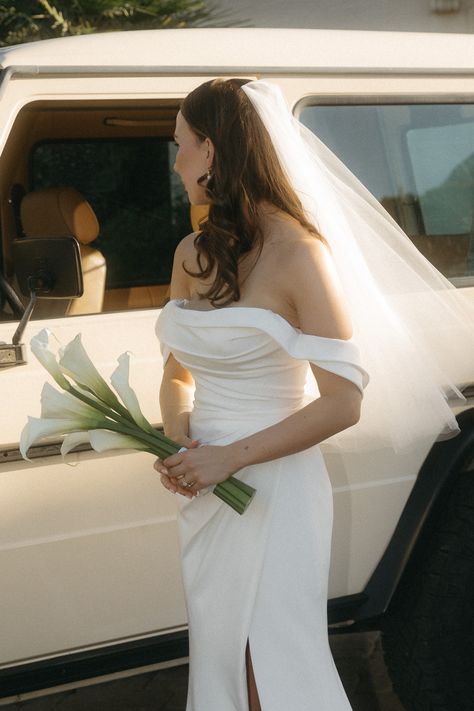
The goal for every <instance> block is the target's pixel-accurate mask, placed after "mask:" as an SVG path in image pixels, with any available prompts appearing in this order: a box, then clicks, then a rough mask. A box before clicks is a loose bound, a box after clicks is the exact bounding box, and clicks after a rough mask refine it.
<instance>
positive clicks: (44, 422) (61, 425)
mask: <svg viewBox="0 0 474 711" xmlns="http://www.w3.org/2000/svg"><path fill="white" fill-rule="evenodd" d="M98 424H100V423H98V422H97V420H95V421H93V420H89V421H85V420H84V419H82V420H81V419H80V418H77V419H76V420H73V419H69V420H68V419H63V418H54V419H47V418H42V417H28V422H27V423H26V425H25V427H24V428H23V431H22V433H21V437H20V453H21V456H22V457H23V458H24V459H28V457H27V456H26V453H27V452H28V449H29V448H30V447H31V446H32V445H33V444H34V443H35V442H37V441H38V440H40V439H43V438H44V437H53V436H56V437H61V436H62V435H63V434H67V433H68V432H76V431H77V430H84V429H89V428H91V429H92V428H94V427H97V425H98Z"/></svg>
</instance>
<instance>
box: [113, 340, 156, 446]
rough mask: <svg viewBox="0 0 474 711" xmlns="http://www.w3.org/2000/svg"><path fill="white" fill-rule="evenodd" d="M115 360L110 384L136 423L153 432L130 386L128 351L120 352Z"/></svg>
mask: <svg viewBox="0 0 474 711" xmlns="http://www.w3.org/2000/svg"><path fill="white" fill-rule="evenodd" d="M117 360H118V367H117V368H116V369H115V370H114V372H113V373H112V375H111V377H110V381H111V383H112V385H113V386H114V388H115V390H116V391H117V392H118V394H119V395H120V397H121V399H122V402H123V403H124V405H125V407H126V408H127V410H128V411H129V413H130V414H131V416H132V417H133V419H134V420H135V422H136V423H137V425H138V426H139V427H142V428H143V429H144V430H145V431H147V432H154V429H153V427H152V426H151V424H150V423H149V422H148V420H147V419H146V418H145V417H144V415H143V413H142V411H141V410H140V405H139V404H138V398H137V396H136V395H135V391H134V390H133V388H132V387H131V386H130V382H129V377H130V354H129V353H128V352H125V353H122V355H120V356H119V357H118V359H117Z"/></svg>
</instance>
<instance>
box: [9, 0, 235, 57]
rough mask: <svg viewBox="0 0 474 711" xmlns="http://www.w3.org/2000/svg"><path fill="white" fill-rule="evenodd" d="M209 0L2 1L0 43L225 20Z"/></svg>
mask: <svg viewBox="0 0 474 711" xmlns="http://www.w3.org/2000/svg"><path fill="white" fill-rule="evenodd" d="M226 19H227V18H226V14H225V13H222V12H219V11H217V10H216V8H215V6H214V5H212V4H210V3H209V2H207V0H130V1H129V2H120V1H119V0H11V1H10V2H6V1H5V0H3V1H2V0H0V46H8V45H12V44H19V43H21V42H31V41H32V40H40V39H49V38H51V37H65V36H66V35H81V34H88V33H91V32H107V31H112V30H141V29H154V28H175V27H190V26H203V25H207V26H210V25H212V26H214V27H215V26H219V25H225V23H226Z"/></svg>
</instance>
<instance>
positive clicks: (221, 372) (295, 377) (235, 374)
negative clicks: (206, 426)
mask: <svg viewBox="0 0 474 711" xmlns="http://www.w3.org/2000/svg"><path fill="white" fill-rule="evenodd" d="M187 304H188V302H186V301H185V300H172V301H170V302H169V303H168V304H167V305H166V306H165V308H164V309H163V311H162V313H161V315H160V318H159V320H158V323H157V335H158V338H159V339H160V343H161V344H162V350H163V358H164V360H165V359H166V358H167V356H168V354H169V352H170V351H172V352H173V354H174V356H175V358H176V359H177V360H178V361H179V362H180V363H181V364H182V365H183V366H184V367H186V368H187V369H188V370H189V371H190V372H191V373H192V375H193V378H194V381H195V386H196V390H195V396H194V397H195V400H194V411H193V417H192V424H193V425H194V427H195V428H196V427H198V424H197V423H200V424H203V423H204V419H205V420H206V422H210V418H212V417H217V418H220V421H221V424H222V423H223V422H224V421H225V420H227V419H230V420H231V421H234V422H235V421H237V420H238V421H240V420H242V419H243V420H246V421H247V422H248V424H249V427H251V425H252V424H253V425H255V426H257V425H260V426H265V425H267V424H270V423H273V422H276V421H278V420H279V419H282V418H284V417H286V416H287V415H289V414H291V413H292V412H294V411H295V410H298V409H300V408H301V407H302V406H303V405H304V403H305V384H306V380H307V371H308V362H312V363H314V364H316V365H318V366H319V367H321V368H324V369H326V370H329V371H331V372H333V373H335V374H337V375H340V376H342V377H345V378H347V379H349V380H351V381H352V382H354V383H355V384H356V385H357V386H358V387H359V388H360V389H361V390H362V388H363V387H364V386H365V384H366V382H367V374H366V372H365V371H364V370H363V368H362V367H361V365H360V362H359V353H358V349H357V347H356V346H355V344H354V343H353V342H352V341H344V340H340V339H333V338H323V337H320V336H312V335H308V334H304V333H301V332H300V331H299V330H298V329H296V328H294V327H293V326H291V325H290V324H289V323H288V322H287V321H286V320H285V319H284V318H283V317H281V316H279V315H278V314H276V313H274V312H272V311H269V310H267V309H262V308H256V307H247V306H243V307H239V306H231V307H224V308H220V309H213V310H205V311H200V310H196V309H191V308H188V306H187ZM218 424H219V421H218V420H216V422H215V425H216V426H217V425H218ZM199 429H200V430H202V427H199ZM218 429H219V430H222V432H224V431H225V427H218ZM203 434H204V433H203V432H201V431H200V432H199V435H200V436H202V435H203ZM214 434H215V436H216V437H218V436H219V433H218V432H215V433H212V432H207V437H206V439H207V441H210V439H212V440H214V437H213V435H214ZM229 434H230V433H229ZM193 436H198V434H197V433H195V432H193Z"/></svg>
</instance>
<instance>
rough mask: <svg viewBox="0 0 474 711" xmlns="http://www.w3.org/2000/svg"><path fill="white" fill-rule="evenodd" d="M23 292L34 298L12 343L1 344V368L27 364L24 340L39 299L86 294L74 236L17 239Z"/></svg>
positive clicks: (17, 266)
mask: <svg viewBox="0 0 474 711" xmlns="http://www.w3.org/2000/svg"><path fill="white" fill-rule="evenodd" d="M13 258H14V263H15V272H16V275H17V279H18V285H19V287H20V291H21V293H22V294H23V295H24V296H29V297H30V300H29V302H28V305H27V306H26V308H25V312H24V314H23V316H22V318H21V321H20V323H19V324H18V328H17V330H16V331H15V333H14V335H13V338H12V342H11V343H0V368H1V367H8V366H10V367H11V366H14V365H22V364H23V363H26V358H25V352H24V347H23V344H22V343H21V342H20V341H21V337H22V336H23V332H24V330H25V328H26V326H27V324H28V321H29V320H30V317H31V314H32V313H33V309H34V307H35V304H36V300H37V299H76V298H78V297H79V296H82V294H83V293H84V283H83V279H82V267H81V253H80V248H79V243H78V242H77V240H76V239H74V237H35V238H29V239H28V238H25V239H19V240H15V241H14V242H13Z"/></svg>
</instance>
